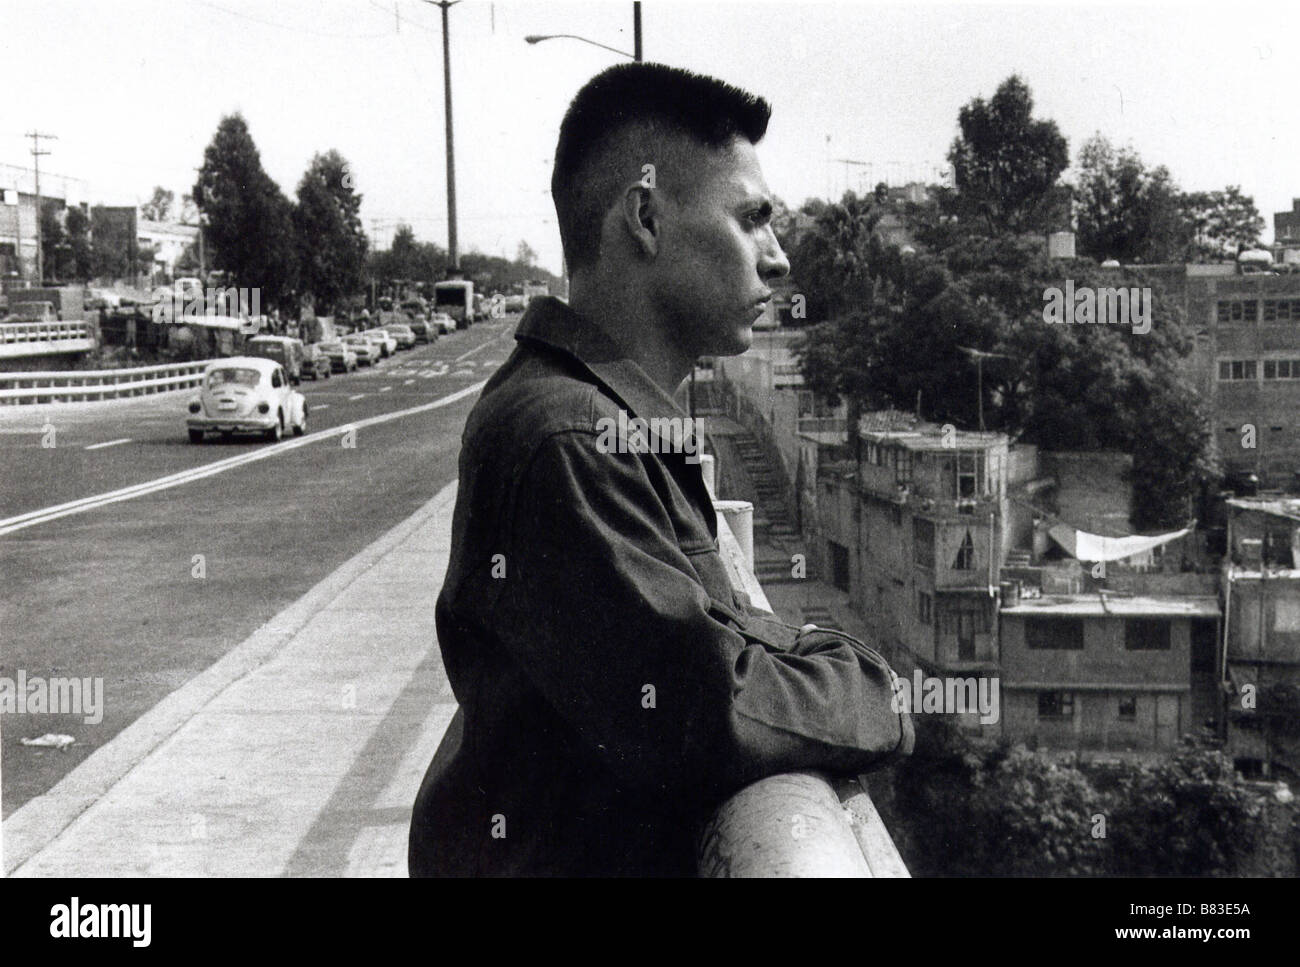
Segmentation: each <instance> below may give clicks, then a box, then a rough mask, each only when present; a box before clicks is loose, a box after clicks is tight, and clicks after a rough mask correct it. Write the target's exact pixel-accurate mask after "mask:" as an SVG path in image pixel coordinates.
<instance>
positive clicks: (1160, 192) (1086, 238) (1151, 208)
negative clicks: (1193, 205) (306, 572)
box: [1075, 134, 1189, 263]
mask: <svg viewBox="0 0 1300 967" xmlns="http://www.w3.org/2000/svg"><path fill="white" fill-rule="evenodd" d="M1075 217H1076V219H1077V224H1078V234H1077V238H1078V246H1079V252H1080V254H1082V255H1087V256H1091V257H1092V258H1095V259H1097V260H1098V261H1101V260H1104V259H1118V260H1119V261H1121V262H1125V263H1132V262H1145V263H1152V262H1168V261H1173V260H1175V259H1178V258H1181V257H1182V256H1183V254H1184V253H1185V252H1186V250H1187V245H1188V242H1189V231H1188V226H1187V223H1186V219H1185V218H1184V217H1183V202H1182V195H1181V193H1180V191H1179V189H1178V186H1177V185H1176V184H1175V183H1174V181H1173V177H1172V176H1171V175H1170V174H1169V171H1168V169H1166V168H1165V167H1164V166H1163V165H1162V166H1159V167H1156V168H1148V167H1147V165H1146V163H1145V162H1143V160H1142V158H1141V157H1140V156H1139V155H1138V154H1137V152H1136V151H1134V150H1133V149H1132V148H1119V149H1116V148H1115V147H1114V146H1113V145H1112V144H1111V143H1110V141H1108V140H1107V139H1106V138H1104V137H1102V136H1101V135H1100V134H1098V135H1094V136H1093V137H1092V138H1090V139H1089V140H1088V141H1086V142H1085V143H1084V145H1083V147H1082V148H1081V149H1080V151H1079V178H1078V183H1077V185H1076V186H1075Z"/></svg>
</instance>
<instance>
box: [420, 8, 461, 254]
mask: <svg viewBox="0 0 1300 967" xmlns="http://www.w3.org/2000/svg"><path fill="white" fill-rule="evenodd" d="M425 2H426V3H432V4H433V5H434V6H436V7H441V8H442V88H443V113H444V114H445V115H446V118H447V259H448V261H449V262H450V273H451V274H453V275H454V274H456V273H457V272H458V271H459V269H460V254H459V249H458V247H457V244H456V147H455V144H456V143H455V139H454V138H453V135H452V125H451V36H450V33H449V31H448V27H447V11H448V10H449V9H450V8H451V7H452V6H454V5H455V4H457V3H459V2H460V0H425Z"/></svg>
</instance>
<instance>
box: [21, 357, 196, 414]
mask: <svg viewBox="0 0 1300 967" xmlns="http://www.w3.org/2000/svg"><path fill="white" fill-rule="evenodd" d="M208 362H210V360H199V361H197V362H192V363H164V364H162V365H160V366H141V367H138V368H135V369H96V370H75V369H70V370H63V371H61V372H49V373H0V405H4V404H8V405H15V404H17V405H24V404H26V405H31V404H36V403H78V402H87V401H96V400H109V399H122V398H125V397H129V396H148V395H151V394H154V393H171V392H175V391H176V390H184V389H197V388H198V387H199V385H200V384H201V383H202V382H203V369H204V367H205V366H207V364H208Z"/></svg>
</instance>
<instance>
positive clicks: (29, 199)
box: [0, 164, 85, 281]
mask: <svg viewBox="0 0 1300 967" xmlns="http://www.w3.org/2000/svg"><path fill="white" fill-rule="evenodd" d="M84 198H85V183H84V182H83V181H81V180H80V179H78V178H69V177H67V176H66V175H60V174H55V173H53V172H48V171H42V172H41V199H42V204H43V205H45V204H50V203H54V204H55V206H56V207H57V208H58V209H60V210H66V209H67V207H68V206H69V205H80V204H82V203H83V201H84ZM36 225H37V212H36V172H35V171H34V170H33V169H31V168H23V167H20V166H18V165H7V164H0V280H14V279H20V278H21V279H25V280H29V281H35V279H36Z"/></svg>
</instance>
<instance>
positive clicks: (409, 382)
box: [402, 379, 415, 386]
mask: <svg viewBox="0 0 1300 967" xmlns="http://www.w3.org/2000/svg"><path fill="white" fill-rule="evenodd" d="M414 382H415V380H413V379H404V380H402V385H403V386H410V385H411V384H412V383H414Z"/></svg>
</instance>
